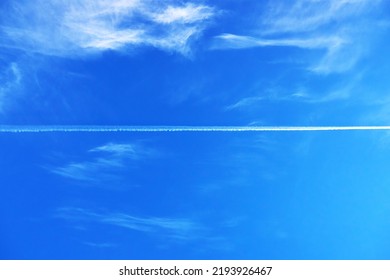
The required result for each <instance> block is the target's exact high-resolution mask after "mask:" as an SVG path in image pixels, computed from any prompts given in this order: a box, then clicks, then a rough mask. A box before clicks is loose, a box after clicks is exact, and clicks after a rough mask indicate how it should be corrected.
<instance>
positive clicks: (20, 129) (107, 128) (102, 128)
mask: <svg viewBox="0 0 390 280" xmlns="http://www.w3.org/2000/svg"><path fill="white" fill-rule="evenodd" d="M350 130H390V126H126V125H0V133H44V132H103V133H104V132H251V131H253V132H256V131H258V132H261V131H263V132H271V131H350Z"/></svg>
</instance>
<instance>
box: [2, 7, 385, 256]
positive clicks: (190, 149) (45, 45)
mask: <svg viewBox="0 0 390 280" xmlns="http://www.w3.org/2000/svg"><path fill="white" fill-rule="evenodd" d="M389 5H390V4H389V2H387V1H384V0H383V1H380V0H374V1H372V0H370V1H368V0H317V1H314V0H295V1H282V0H276V1H275V0H272V1H254V0H239V1H233V0H231V1H225V0H218V1H216V0H214V1H211V0H209V1H206V0H204V1H197V0H193V1H179V0H172V1H171V0H167V1H157V0H113V1H108V0H52V1H47V0H24V1H22V0H14V1H11V0H3V1H1V2H0V124H2V125H143V126H148V125H153V126H155V125H188V126H191V125H202V126H209V125H210V126H214V125H263V126H318V125H330V126H339V125H389V124H390V82H389V79H388V74H389V73H390V69H389V68H390V55H389V50H388V49H389V47H388V46H389V43H390V41H389V38H390V37H389V33H390V32H389V28H390V13H389V12H390V6H389ZM389 145H390V134H388V133H387V132H385V131H348V132H347V131H336V132H335V131H328V132H239V133H235V132H229V133H223V132H182V133H163V132H159V133H66V132H56V133H37V134H28V133H27V134H18V133H15V134H11V133H3V134H0V258H1V259H389V258H390V218H389V217H390V176H389V174H390V166H389V158H390V148H389Z"/></svg>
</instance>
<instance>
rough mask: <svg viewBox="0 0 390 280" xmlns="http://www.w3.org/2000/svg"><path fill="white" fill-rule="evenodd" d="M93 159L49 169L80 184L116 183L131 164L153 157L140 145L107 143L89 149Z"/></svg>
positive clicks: (148, 150)
mask: <svg viewBox="0 0 390 280" xmlns="http://www.w3.org/2000/svg"><path fill="white" fill-rule="evenodd" d="M88 152H89V154H93V155H94V157H93V158H92V159H89V160H83V161H78V162H70V163H67V164H65V165H63V166H59V167H54V168H50V169H49V170H50V171H51V172H52V173H54V174H57V175H60V176H63V177H66V178H70V179H73V180H77V181H81V182H87V183H88V182H90V183H92V182H100V183H104V182H107V181H117V180H120V179H121V175H120V174H121V172H122V171H124V170H125V169H126V168H128V167H131V163H132V162H134V161H136V160H141V159H144V158H148V157H151V156H153V155H154V153H153V152H152V151H151V150H150V149H147V148H145V147H143V146H141V145H136V144H118V143H108V144H106V145H103V146H98V147H95V148H93V149H90V150H89V151H88Z"/></svg>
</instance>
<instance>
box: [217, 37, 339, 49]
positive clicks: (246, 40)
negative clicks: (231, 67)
mask: <svg viewBox="0 0 390 280" xmlns="http://www.w3.org/2000/svg"><path fill="white" fill-rule="evenodd" d="M215 38H216V39H217V41H215V44H214V46H213V48H224V49H228V48H232V49H244V48H254V47H275V46H276V47H297V48H303V49H333V48H337V47H339V46H341V45H342V44H343V43H344V42H343V39H342V38H339V37H323V38H321V37H318V38H303V39H300V38H291V39H289V38H283V39H263V38H255V37H250V36H239V35H234V34H222V35H218V36H216V37H215Z"/></svg>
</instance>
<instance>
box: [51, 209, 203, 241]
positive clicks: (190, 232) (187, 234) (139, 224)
mask: <svg viewBox="0 0 390 280" xmlns="http://www.w3.org/2000/svg"><path fill="white" fill-rule="evenodd" d="M56 217H58V218H62V219H66V220H68V221H71V222H78V221H80V222H93V223H100V224H106V225H112V226H116V227H120V228H124V229H129V230H134V231H140V232H144V233H147V234H152V235H153V234H155V235H158V236H160V237H161V236H165V237H169V238H172V239H175V240H191V239H197V238H199V234H200V232H201V231H203V230H204V227H203V226H201V225H199V224H198V223H196V222H194V221H192V220H190V219H183V218H166V217H139V216H134V215H129V214H127V213H123V212H115V213H114V212H107V213H101V212H96V211H92V210H88V209H84V208H75V207H65V208H59V209H57V213H56Z"/></svg>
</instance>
